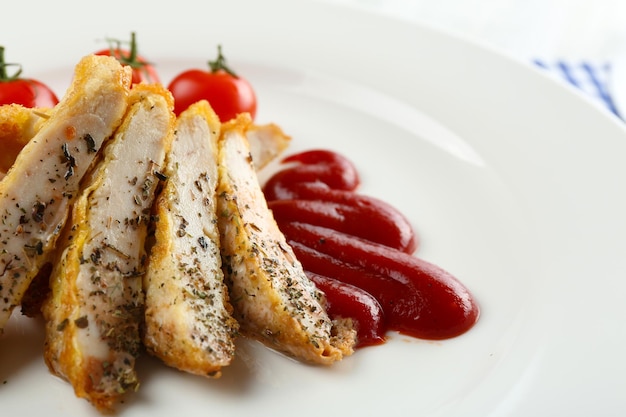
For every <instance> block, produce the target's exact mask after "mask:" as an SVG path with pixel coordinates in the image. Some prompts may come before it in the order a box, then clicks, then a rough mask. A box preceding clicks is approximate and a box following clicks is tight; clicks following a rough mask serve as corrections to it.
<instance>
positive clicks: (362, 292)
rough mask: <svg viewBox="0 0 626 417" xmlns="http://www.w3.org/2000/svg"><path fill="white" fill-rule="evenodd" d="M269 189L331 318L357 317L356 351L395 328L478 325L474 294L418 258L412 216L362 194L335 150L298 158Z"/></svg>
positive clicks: (441, 332)
mask: <svg viewBox="0 0 626 417" xmlns="http://www.w3.org/2000/svg"><path fill="white" fill-rule="evenodd" d="M283 163H288V164H289V165H287V166H285V167H284V168H283V169H281V170H280V171H278V172H277V173H276V174H274V175H273V176H272V177H271V178H270V179H269V180H268V181H267V183H266V184H265V186H264V187H263V191H264V193H265V197H266V199H267V201H268V205H269V207H270V208H271V209H272V211H273V213H274V217H275V219H276V222H277V223H278V225H279V227H280V230H281V231H282V232H283V233H284V235H285V237H286V238H287V241H288V242H289V244H290V245H291V246H292V247H293V249H294V252H295V254H296V256H297V258H298V259H299V260H300V262H301V263H302V265H303V267H304V269H305V271H306V272H307V275H308V276H309V277H310V278H311V279H312V280H313V281H314V282H315V283H316V285H317V286H318V287H319V288H320V290H322V291H324V293H325V294H326V297H327V301H328V313H329V315H330V316H331V317H333V318H337V317H344V318H346V317H347V318H351V319H352V320H353V322H354V323H355V325H356V327H357V334H358V344H357V347H364V346H370V345H377V344H381V343H384V341H385V334H386V332H387V331H388V330H394V331H397V332H399V333H402V334H406V335H409V336H412V337H417V338H421V339H430V340H441V339H447V338H452V337H455V336H458V335H461V334H463V333H465V332H466V331H468V330H469V329H470V328H471V327H472V326H473V325H474V324H475V323H476V321H477V320H478V316H479V308H478V305H477V303H476V301H475V300H474V297H473V296H472V295H471V293H470V291H469V290H468V289H467V288H466V287H465V286H463V284H461V282H460V281H459V280H458V279H456V278H455V277H454V276H452V275H451V274H450V273H448V272H447V271H445V270H444V269H442V268H440V267H438V266H436V265H433V264H432V263H429V262H426V261H425V260H423V259H421V258H419V257H417V256H416V255H415V254H414V253H415V251H416V250H417V248H418V242H419V240H418V237H417V235H416V233H415V232H414V230H413V227H412V225H411V223H410V222H409V221H408V219H407V218H406V217H405V216H404V215H403V214H402V213H401V212H399V211H398V210H397V209H396V208H394V207H392V206H391V205H389V204H388V203H386V202H384V201H381V200H379V199H376V198H373V197H369V196H365V195H362V194H359V193H358V192H357V188H358V186H359V185H360V178H359V174H358V172H357V170H356V168H355V166H354V165H353V164H352V163H351V161H349V160H348V159H347V158H345V157H344V156H342V155H340V154H338V153H335V152H332V151H328V150H311V151H306V152H302V153H298V154H294V155H291V156H289V157H287V158H285V159H284V160H283Z"/></svg>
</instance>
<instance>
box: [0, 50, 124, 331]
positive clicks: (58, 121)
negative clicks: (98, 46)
mask: <svg viewBox="0 0 626 417" xmlns="http://www.w3.org/2000/svg"><path fill="white" fill-rule="evenodd" d="M130 75H131V74H130V69H129V68H126V67H123V66H122V65H121V64H120V63H119V62H118V61H117V60H116V59H115V58H111V57H104V56H94V55H90V56H87V57H85V58H83V59H82V60H81V61H80V62H79V63H78V64H77V65H76V69H75V74H74V80H73V82H72V84H71V85H70V88H69V90H68V92H67V94H66V95H65V96H64V97H63V99H62V100H61V102H60V103H59V104H58V105H57V106H56V108H55V111H54V116H53V117H51V118H50V120H48V122H46V123H44V124H43V126H42V127H41V129H40V130H39V131H38V132H37V134H36V135H35V136H34V137H33V138H32V139H31V140H30V141H29V142H28V143H27V144H26V146H25V147H24V148H23V149H22V150H21V152H20V153H19V155H18V157H17V159H16V161H15V163H14V164H13V166H12V167H11V169H10V170H9V172H8V173H7V175H6V176H5V177H4V178H3V179H2V181H1V182H0V212H1V213H2V219H1V220H2V221H1V222H0V329H3V328H4V325H5V324H6V322H7V320H8V319H9V317H10V315H11V313H12V311H13V309H14V308H15V307H16V306H17V305H19V304H20V302H21V299H22V296H23V294H24V292H25V291H26V289H27V288H28V286H29V284H30V282H31V281H32V279H33V278H34V277H35V275H36V274H37V273H38V271H39V269H40V268H41V266H42V265H43V264H44V263H45V262H46V260H47V258H48V256H49V254H50V252H51V251H52V250H53V249H54V246H55V242H56V240H57V238H58V236H59V232H60V231H61V229H62V228H63V225H64V224H65V221H66V219H67V215H68V212H69V208H70V206H71V204H72V203H73V202H74V200H75V198H76V195H77V194H78V191H79V188H80V183H81V180H82V178H83V176H84V175H85V173H86V172H87V171H88V170H89V168H90V166H91V165H92V163H93V161H94V159H95V158H96V155H97V154H98V151H99V149H100V147H101V146H102V144H103V143H104V142H105V141H106V140H107V139H108V138H109V137H110V136H111V134H112V133H113V132H114V131H115V129H116V128H117V126H118V125H119V124H120V122H121V120H122V117H123V116H124V113H125V111H126V108H127V105H128V94H129V88H130Z"/></svg>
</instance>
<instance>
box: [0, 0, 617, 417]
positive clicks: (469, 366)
mask: <svg viewBox="0 0 626 417" xmlns="http://www.w3.org/2000/svg"><path fill="white" fill-rule="evenodd" d="M28 4H29V8H32V13H31V14H29V16H28V23H25V22H24V18H23V17H22V16H23V14H22V13H21V8H22V7H23V6H22V5H20V6H18V5H17V2H12V3H11V5H8V6H7V7H8V11H9V12H8V13H7V12H6V10H7V9H6V8H5V12H4V13H3V15H6V16H9V15H15V16H20V17H19V18H17V17H16V18H15V19H5V20H7V21H5V22H4V23H3V25H2V29H1V33H2V36H1V38H0V42H1V43H0V44H2V45H3V46H5V48H6V52H5V53H6V58H7V61H10V62H21V63H22V64H23V66H24V75H25V76H29V77H33V78H38V79H41V80H43V81H45V82H47V83H49V84H50V85H51V86H53V87H54V88H55V90H56V91H57V92H58V93H59V95H61V94H62V93H63V91H64V89H65V87H66V86H67V85H68V83H69V80H70V78H71V75H72V69H73V66H74V64H75V63H76V62H78V60H79V58H80V57H81V56H83V55H85V54H87V53H90V52H93V51H95V50H97V49H101V48H102V47H103V46H104V45H105V42H104V41H103V39H104V38H105V37H115V38H122V39H125V38H126V37H127V36H129V34H130V31H136V32H137V35H138V40H139V42H140V52H141V53H142V54H143V55H145V56H146V57H148V59H150V60H151V61H152V62H154V63H155V64H156V65H157V69H158V70H159V71H160V73H161V77H162V79H163V81H164V82H168V81H169V80H170V79H171V78H172V77H173V76H174V75H175V74H176V73H177V72H179V71H182V70H184V69H187V68H190V67H203V66H204V65H205V63H206V61H207V60H208V59H212V58H213V57H214V54H215V51H216V45H217V44H218V43H219V44H222V45H223V48H224V52H225V53H226V54H227V56H228V58H229V61H230V63H231V65H232V66H233V67H235V68H237V69H238V70H239V72H240V73H241V74H242V75H245V76H246V77H247V78H248V79H249V80H250V81H251V82H252V83H253V85H254V86H255V87H256V89H257V93H258V96H259V113H258V117H257V121H258V122H259V123H264V122H276V123H278V124H280V125H281V126H282V127H283V129H284V130H285V131H286V132H287V133H288V134H290V135H291V136H292V138H293V145H292V147H291V149H290V150H289V152H295V151H297V150H302V149H310V148H314V147H325V148H330V149H333V150H336V151H339V152H342V153H344V154H345V155H347V156H348V157H350V158H351V159H352V160H353V162H355V164H356V165H357V167H358V168H359V170H360V171H361V173H362V177H363V178H362V179H363V186H362V189H361V192H363V193H367V194H370V195H373V196H376V197H379V198H382V199H384V200H386V201H388V202H390V203H392V204H394V205H395V206H397V207H398V208H400V209H401V210H402V211H403V212H404V213H405V214H406V215H407V216H408V217H409V218H410V219H411V220H412V222H413V223H414V225H415V227H416V229H417V231H418V233H419V234H420V235H421V239H422V246H421V248H420V249H419V252H418V253H417V255H419V256H421V257H423V258H425V259H428V260H430V261H431V262H434V263H436V264H438V265H440V266H442V267H444V268H445V269H447V270H449V271H450V272H452V273H453V274H454V275H456V276H457V277H458V278H459V279H460V280H461V281H462V282H463V283H465V284H466V285H467V286H468V287H469V288H470V289H471V290H472V291H473V293H474V295H475V296H476V298H477V300H478V302H479V303H480V305H481V308H482V316H481V318H480V321H479V322H478V324H477V325H476V326H475V328H473V329H472V330H471V331H470V332H468V333H467V334H465V335H463V336H461V337H458V338H455V339H452V340H447V341H441V342H428V341H421V340H416V339H410V338H406V337H402V336H399V335H395V334H391V335H390V340H389V342H388V343H387V344H385V345H383V346H380V347H373V348H366V349H363V350H360V351H358V352H357V353H356V354H355V355H353V356H352V357H350V358H347V359H346V360H344V361H342V362H341V363H339V364H337V366H334V367H332V368H316V367H310V366H305V365H302V364H299V363H296V362H294V361H292V360H289V359H287V358H285V357H282V356H280V355H277V354H275V353H274V352H271V351H269V350H267V349H265V348H263V347H261V346H259V345H258V344H255V343H250V342H247V341H242V342H241V343H240V349H239V355H238V358H237V360H236V362H235V363H234V364H233V366H232V367H231V368H230V369H226V370H225V372H224V375H223V377H222V378H221V379H220V380H204V379H202V378H199V377H194V376H190V375H184V374H181V373H179V372H176V371H174V370H171V369H168V368H166V367H164V366H162V365H161V364H160V363H158V362H157V361H155V360H152V359H150V358H142V359H141V360H140V364H139V372H140V376H141V378H142V386H141V388H140V391H139V392H138V393H137V394H136V395H133V396H132V397H131V398H130V399H129V400H128V401H127V403H126V404H124V405H123V407H122V408H121V409H120V415H123V416H151V417H158V416H171V415H173V414H175V415H181V416H182V415H185V416H195V415H207V414H211V415H226V416H249V415H252V414H253V413H255V414H261V415H266V414H267V415H274V416H291V415H300V416H313V415H339V414H346V413H350V414H349V415H353V414H354V415H360V416H370V415H372V416H373V415H392V416H400V415H420V416H466V417H467V416H529V415H534V416H554V415H567V416H589V415H602V416H610V415H616V416H617V415H624V413H626V396H625V395H624V392H625V391H626V378H625V377H624V375H626V360H624V355H623V353H622V351H623V345H624V342H625V341H626V324H625V323H626V320H625V319H626V314H625V313H624V308H623V306H624V305H626V280H625V279H624V277H626V256H624V254H625V253H626V242H625V240H624V236H626V216H625V213H626V197H625V194H624V193H623V191H622V190H623V187H622V183H623V181H624V179H626V165H625V164H624V163H623V158H624V155H626V131H625V130H624V128H623V126H622V124H621V123H620V122H619V121H618V120H617V119H615V118H613V117H612V116H610V115H608V114H606V113H605V112H603V111H601V110H598V109H597V108H596V107H594V106H593V105H592V104H590V103H589V102H587V101H586V100H585V98H584V97H582V96H581V95H580V94H577V93H576V92H573V91H572V90H571V89H569V88H566V87H564V86H562V85H557V84H556V83H554V82H553V81H551V80H549V79H548V78H546V77H544V76H543V75H542V74H541V73H540V72H539V71H536V70H535V69H534V68H531V67H530V66H526V65H524V64H521V63H519V62H515V61H513V60H511V59H508V58H507V57H503V56H501V55H499V54H498V53H496V52H494V51H491V50H488V49H486V48H484V47H481V46H478V45H475V44H472V43H469V42H466V41H464V40H462V39H458V38H457V37H455V36H452V35H449V34H445V33H440V32H438V31H433V30H431V29H429V28H425V27H421V26H416V25H413V24H410V23H408V22H404V21H396V20H392V19H390V18H386V17H382V16H378V15H375V14H371V13H368V12H365V11H362V10H356V9H352V8H347V7H340V6H337V5H334V4H331V3H328V2H320V1H297V2H295V1H290V0H267V1H263V2H259V1H253V0H231V1H229V2H223V1H221V2H218V1H212V0H211V1H204V2H193V1H191V0H178V1H177V2H175V3H173V5H172V6H169V7H165V6H162V5H161V4H160V3H159V4H158V5H155V3H154V2H150V3H148V2H141V1H136V2H129V1H126V2H122V1H120V0H112V1H108V2H106V3H102V4H99V5H98V6H95V7H99V8H100V9H96V8H94V6H93V5H87V3H85V2H78V1H71V0H58V1H55V2H43V1H32V2H29V3H28ZM11 8H13V9H15V10H14V11H11ZM18 8H19V9H20V10H18ZM5 13H6V14H5ZM53 16H54V18H52V17H53ZM42 341H43V335H42V326H41V323H37V322H33V321H30V320H25V319H23V318H21V317H19V312H16V313H15V314H14V316H13V318H12V319H11V321H10V323H9V325H8V327H7V329H6V331H5V334H4V335H3V336H0V404H2V414H3V415H44V413H45V415H46V416H49V417H55V416H81V417H85V416H90V415H94V416H95V415H98V413H97V412H95V411H94V410H93V409H92V408H91V406H90V405H88V404H87V403H86V402H85V401H84V400H79V399H77V398H75V397H74V394H73V392H72V390H71V388H70V387H69V386H68V385H67V384H66V383H65V382H63V381H61V380H59V379H57V378H55V377H53V376H51V375H49V373H48V371H47V369H46V367H45V365H44V363H43V359H42V356H41V351H42V346H41V344H42Z"/></svg>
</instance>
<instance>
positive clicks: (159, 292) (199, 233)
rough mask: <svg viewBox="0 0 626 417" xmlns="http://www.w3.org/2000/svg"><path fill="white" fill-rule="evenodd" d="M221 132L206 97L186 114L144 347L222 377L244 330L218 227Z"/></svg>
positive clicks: (152, 272) (151, 276)
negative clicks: (240, 328) (234, 307)
mask: <svg viewBox="0 0 626 417" xmlns="http://www.w3.org/2000/svg"><path fill="white" fill-rule="evenodd" d="M219 132H220V123H219V119H218V117H217V115H216V114H215V113H214V112H213V110H212V109H211V107H210V106H209V104H208V103H207V102H206V101H201V102H198V103H196V104H194V105H192V106H191V107H189V109H187V110H186V111H185V112H183V113H181V114H180V116H179V118H178V121H177V125H176V137H175V139H174V143H173V144H172V150H171V152H170V153H169V155H168V162H167V169H166V170H165V174H166V176H167V177H168V179H167V181H166V183H165V186H164V188H163V190H162V191H161V193H160V195H159V197H158V199H157V202H156V218H157V219H158V221H157V224H156V232H155V244H154V246H153V247H152V252H151V256H150V261H149V265H148V270H147V272H146V275H145V278H144V288H145V292H146V314H145V320H146V324H145V327H146V330H145V335H144V344H145V346H146V348H147V349H148V351H149V352H151V353H152V354H153V355H155V356H157V357H159V358H160V359H161V360H163V361H164V362H165V363H166V364H168V365H169V366H172V367H175V368H178V369H180V370H183V371H186V372H190V373H193V374H197V375H203V376H209V377H219V376H220V375H221V369H222V367H224V366H227V365H229V364H230V363H231V360H232V358H233V355H234V351H235V345H234V340H233V339H234V336H235V335H236V333H237V329H238V324H237V322H236V321H235V320H234V319H233V318H232V316H231V311H232V308H231V306H230V303H229V300H228V290H227V288H226V286H225V285H224V276H223V273H222V269H221V266H222V262H221V258H220V238H219V231H218V229H217V214H216V209H217V208H216V206H217V197H216V188H217V140H218V137H219Z"/></svg>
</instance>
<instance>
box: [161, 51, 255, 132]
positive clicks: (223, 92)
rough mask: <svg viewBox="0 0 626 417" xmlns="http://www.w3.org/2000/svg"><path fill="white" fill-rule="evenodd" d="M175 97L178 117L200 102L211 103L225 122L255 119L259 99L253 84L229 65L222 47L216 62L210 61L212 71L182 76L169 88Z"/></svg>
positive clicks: (176, 78) (183, 73)
mask: <svg viewBox="0 0 626 417" xmlns="http://www.w3.org/2000/svg"><path fill="white" fill-rule="evenodd" d="M168 89H169V90H170V92H171V93H172V95H173V96H174V113H176V114H177V115H178V114H180V113H181V112H183V111H184V110H185V109H186V108H187V107H189V106H190V105H192V104H193V103H195V102H197V101H200V100H207V101H208V102H209V103H210V104H211V107H213V110H215V113H217V115H218V116H219V118H220V120H221V121H222V122H226V121H228V120H230V119H233V118H234V117H235V116H237V114H239V113H244V112H247V113H249V114H250V117H252V119H254V117H255V115H256V108H257V99H256V94H255V92H254V89H253V88H252V86H251V85H250V83H249V82H248V81H247V80H246V79H244V78H242V77H240V76H238V75H237V74H235V73H234V72H233V71H232V70H231V69H230V68H228V66H227V65H226V59H225V58H224V56H223V55H222V49H221V47H220V46H218V55H217V59H216V60H215V61H209V70H202V69H190V70H187V71H184V72H182V73H180V74H178V75H177V76H176V77H175V78H174V79H173V80H172V81H171V83H170V85H169V86H168Z"/></svg>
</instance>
